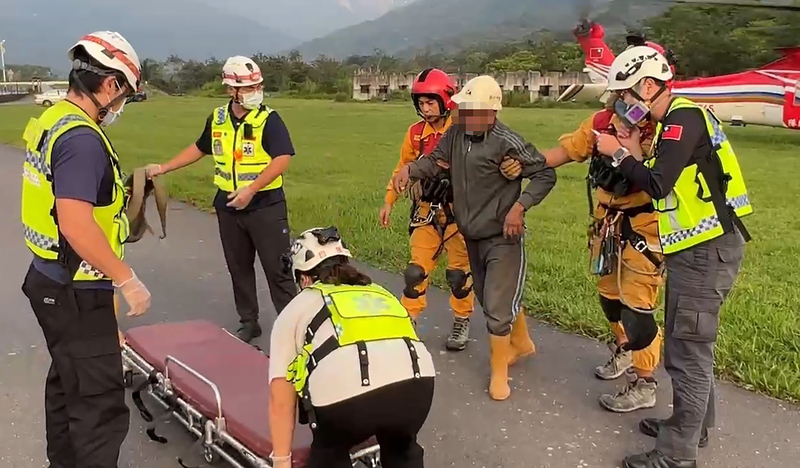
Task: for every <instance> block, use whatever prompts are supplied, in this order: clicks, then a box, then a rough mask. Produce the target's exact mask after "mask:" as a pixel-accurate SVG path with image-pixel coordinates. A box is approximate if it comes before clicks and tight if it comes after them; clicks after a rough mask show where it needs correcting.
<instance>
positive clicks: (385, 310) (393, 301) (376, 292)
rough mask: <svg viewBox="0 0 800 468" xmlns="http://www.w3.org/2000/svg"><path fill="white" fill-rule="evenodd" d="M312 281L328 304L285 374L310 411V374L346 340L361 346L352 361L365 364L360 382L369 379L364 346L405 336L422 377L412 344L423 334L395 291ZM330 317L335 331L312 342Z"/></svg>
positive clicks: (312, 322)
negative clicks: (417, 330) (357, 355)
mask: <svg viewBox="0 0 800 468" xmlns="http://www.w3.org/2000/svg"><path fill="white" fill-rule="evenodd" d="M310 287H311V288H312V289H315V290H317V291H319V292H320V293H321V294H322V296H323V299H324V301H325V305H324V306H323V307H322V309H321V310H320V311H319V312H318V313H317V315H316V316H315V317H314V319H312V320H311V322H310V323H309V325H308V327H307V329H306V339H305V342H304V346H303V351H302V352H301V353H300V354H299V355H298V356H297V358H296V359H295V360H294V361H293V362H292V363H291V365H290V366H289V368H288V372H287V374H286V380H287V381H289V382H291V383H292V384H293V385H294V387H295V390H296V391H297V393H298V394H299V395H300V397H301V399H302V400H303V404H304V406H305V408H306V410H307V411H308V410H310V395H309V393H308V377H309V376H310V375H311V372H313V371H314V369H315V368H317V366H319V363H320V361H322V360H323V359H324V358H325V357H326V356H328V355H329V354H330V353H332V352H333V351H335V350H337V349H339V348H341V347H344V346H355V347H357V348H358V351H359V353H358V354H359V362H353V365H354V366H359V367H360V369H361V385H362V386H365V387H366V386H369V385H370V379H369V356H368V354H367V347H366V343H367V342H370V341H381V340H398V339H399V340H404V341H405V342H406V345H407V346H408V349H409V353H410V355H411V362H412V367H413V371H414V376H415V378H419V377H420V370H419V365H418V356H417V351H416V348H415V345H414V343H417V342H419V341H420V340H419V337H418V336H417V332H416V329H415V328H414V324H413V322H412V321H411V316H409V315H408V311H406V309H405V307H403V305H402V304H401V303H400V301H398V300H397V298H396V297H395V296H394V295H393V294H392V293H390V292H389V291H387V290H386V289H384V288H383V287H381V286H379V285H377V284H371V285H369V286H348V285H341V286H336V285H329V284H322V283H319V282H318V283H315V284H314V285H312V286H310ZM327 321H331V322H332V324H333V329H334V333H335V334H334V335H332V336H330V337H329V338H328V339H326V340H325V341H323V342H322V343H321V344H319V345H318V346H317V347H312V343H311V342H312V340H313V339H314V336H315V334H316V332H317V330H319V328H320V326H322V324H323V323H325V322H327ZM313 426H314V423H313V422H312V427H313Z"/></svg>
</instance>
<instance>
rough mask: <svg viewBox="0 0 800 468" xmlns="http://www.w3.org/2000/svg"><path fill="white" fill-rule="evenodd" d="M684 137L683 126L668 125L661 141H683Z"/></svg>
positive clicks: (662, 133)
mask: <svg viewBox="0 0 800 468" xmlns="http://www.w3.org/2000/svg"><path fill="white" fill-rule="evenodd" d="M682 136H683V125H674V124H670V125H666V126H665V127H664V131H662V132H661V139H662V140H675V141H681V137H682Z"/></svg>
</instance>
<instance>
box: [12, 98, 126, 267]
mask: <svg viewBox="0 0 800 468" xmlns="http://www.w3.org/2000/svg"><path fill="white" fill-rule="evenodd" d="M76 127H88V128H91V129H93V130H95V131H96V132H97V134H98V135H99V136H100V137H101V139H102V140H103V143H104V144H105V146H106V150H107V152H108V155H109V156H110V163H111V167H112V171H113V173H114V193H113V197H112V198H113V200H112V202H111V204H109V205H107V206H95V207H94V208H93V214H94V219H95V221H96V222H97V224H98V225H99V226H100V229H101V230H102V231H103V234H105V236H106V239H108V242H109V244H110V245H111V248H112V250H113V251H114V253H115V254H116V255H117V257H118V258H120V259H122V258H123V257H124V255H125V249H124V245H123V244H124V242H125V240H126V239H127V238H128V233H129V231H130V229H129V224H128V218H127V216H126V215H125V211H124V208H125V199H126V194H125V187H124V185H123V181H122V173H121V170H120V167H119V159H118V157H117V154H116V152H115V151H114V148H113V147H112V145H111V142H110V141H109V140H108V138H107V137H106V135H105V133H104V132H103V130H102V129H101V128H100V127H99V126H98V125H97V124H96V123H95V122H94V121H92V120H91V119H90V118H89V117H88V116H87V115H86V114H85V113H84V112H83V110H81V109H80V108H79V107H77V106H75V105H74V104H72V103H70V102H69V101H61V102H58V103H57V104H55V105H54V106H53V107H51V108H49V109H47V110H46V111H44V112H43V113H42V115H41V116H40V117H39V118H31V119H30V120H29V121H28V125H27V126H26V127H25V131H24V133H23V139H24V141H25V145H26V147H25V162H24V163H23V174H22V225H23V231H24V235H25V243H26V245H27V246H28V248H29V249H30V250H31V252H33V254H34V255H36V256H38V257H40V258H42V259H45V260H58V259H60V258H61V257H60V254H61V253H62V252H61V246H60V245H59V232H58V226H57V225H56V221H55V219H54V217H53V213H54V211H55V194H54V192H53V169H52V165H51V160H52V159H51V158H52V152H53V146H54V145H55V142H56V140H57V139H58V137H60V136H61V135H63V134H64V133H65V132H67V131H68V130H71V129H73V128H76ZM108 280H110V278H109V277H107V276H105V275H104V274H103V273H102V272H100V271H99V270H97V269H96V268H94V267H92V266H91V265H90V264H89V263H87V262H85V261H82V262H81V263H80V265H79V267H78V269H77V272H76V273H75V274H74V276H73V281H76V282H77V281H108Z"/></svg>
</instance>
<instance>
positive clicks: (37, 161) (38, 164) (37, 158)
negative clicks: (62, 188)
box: [25, 149, 53, 178]
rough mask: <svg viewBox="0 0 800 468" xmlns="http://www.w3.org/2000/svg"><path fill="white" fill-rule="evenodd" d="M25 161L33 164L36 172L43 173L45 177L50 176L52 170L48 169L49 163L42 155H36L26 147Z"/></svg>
mask: <svg viewBox="0 0 800 468" xmlns="http://www.w3.org/2000/svg"><path fill="white" fill-rule="evenodd" d="M25 162H26V163H28V164H30V165H31V166H33V168H34V169H36V170H37V171H38V172H40V173H42V174H44V176H45V177H48V178H50V177H52V175H53V172H52V171H51V170H50V165H49V164H47V162H45V158H44V156H41V155H37V154H36V153H34V152H33V151H31V150H30V149H26V150H25Z"/></svg>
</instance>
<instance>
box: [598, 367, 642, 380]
mask: <svg viewBox="0 0 800 468" xmlns="http://www.w3.org/2000/svg"><path fill="white" fill-rule="evenodd" d="M632 367H633V365H630V366H628V367H625V368H623V369H621V370H620V371H619V373H617V374H612V375H611V376H607V377H604V376H602V375H600V374H598V373H597V371H596V370H595V371H594V376H595V377H597V378H598V379H600V380H606V381H608V380H617V379H618V378H620V377H622V376H623V375H625V372H626V371H627V370H628V369H630V368H632Z"/></svg>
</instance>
